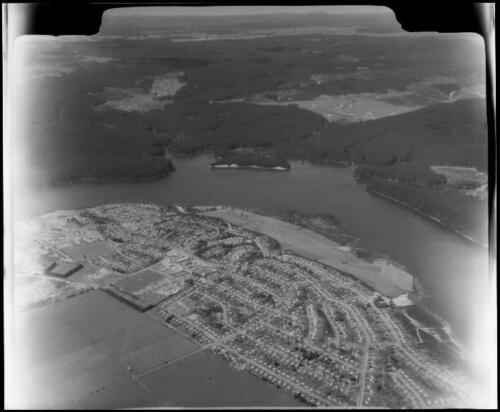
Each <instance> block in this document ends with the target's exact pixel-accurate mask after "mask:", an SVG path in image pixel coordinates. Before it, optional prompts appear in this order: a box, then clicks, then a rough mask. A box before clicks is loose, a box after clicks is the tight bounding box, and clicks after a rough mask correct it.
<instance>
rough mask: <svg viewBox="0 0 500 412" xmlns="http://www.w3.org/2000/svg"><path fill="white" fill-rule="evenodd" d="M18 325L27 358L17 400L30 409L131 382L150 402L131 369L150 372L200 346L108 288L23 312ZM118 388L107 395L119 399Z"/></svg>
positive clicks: (68, 401)
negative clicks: (114, 393)
mask: <svg viewBox="0 0 500 412" xmlns="http://www.w3.org/2000/svg"><path fill="white" fill-rule="evenodd" d="M16 325H17V326H18V330H17V333H16V341H17V342H22V345H20V346H19V347H18V350H19V353H18V356H19V359H23V364H22V365H20V367H19V369H18V371H17V372H18V374H17V382H16V387H17V388H18V389H19V392H18V396H19V399H17V402H18V403H17V404H18V405H19V406H20V407H24V408H57V407H64V406H65V405H69V404H71V403H72V402H83V400H85V399H87V398H89V397H91V396H93V395H95V394H97V393H101V392H102V391H104V390H106V389H107V388H110V387H112V386H115V385H117V384H124V383H126V382H128V383H127V385H129V386H132V389H130V388H129V389H130V391H127V392H130V393H134V392H135V393H137V394H138V396H139V395H140V394H141V393H142V395H140V396H139V398H138V400H140V401H141V403H140V404H141V405H142V404H143V402H142V401H143V395H144V394H143V391H142V390H141V389H140V388H139V387H138V385H139V384H138V383H134V382H135V381H134V382H132V381H131V380H130V372H129V371H128V370H127V367H129V366H130V367H132V372H133V373H142V372H144V371H146V370H148V369H150V368H153V367H156V366H158V365H161V364H164V363H166V362H171V361H173V360H175V359H178V358H180V357H182V356H185V355H187V354H189V353H191V352H193V351H196V350H197V349H198V348H199V346H198V345H196V344H195V343H193V342H191V341H189V340H187V339H185V338H183V337H182V336H180V335H179V334H178V333H176V332H174V331H173V330H172V329H169V328H167V327H165V326H163V325H161V324H160V323H158V322H156V321H154V320H153V319H151V318H149V317H148V316H146V315H143V314H140V313H138V312H136V311H134V310H133V309H131V308H130V307H129V306H127V305H125V304H123V303H121V302H119V301H118V300H116V299H113V298H112V297H111V296H108V295H106V294H105V293H103V292H101V291H92V292H88V293H85V294H82V295H79V296H76V297H74V298H71V299H67V300H65V301H62V302H59V303H56V304H54V305H51V306H45V307H43V308H40V309H35V310H32V311H28V312H23V313H20V314H19V315H18V319H16ZM114 391H118V392H120V391H119V390H118V389H114ZM122 392H123V391H122ZM112 393H113V392H111V395H106V393H105V394H104V395H103V394H101V395H99V396H104V397H105V398H109V401H110V402H114V401H116V399H114V397H113V396H112ZM148 399H151V397H149V398H148ZM89 402H91V401H90V400H89ZM100 406H101V407H105V406H106V405H103V404H100ZM127 406H134V405H131V404H130V403H129V404H128V405H127ZM136 406H139V404H138V405H136Z"/></svg>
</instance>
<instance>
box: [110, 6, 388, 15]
mask: <svg viewBox="0 0 500 412" xmlns="http://www.w3.org/2000/svg"><path fill="white" fill-rule="evenodd" d="M315 13H318V14H319V13H326V14H332V15H335V14H389V13H393V11H392V9H390V8H389V7H386V6H202V7H197V6H187V5H186V6H149V7H145V6H137V7H136V6H131V7H118V8H113V9H109V10H106V11H105V13H104V14H105V15H106V16H110V17H122V16H123V17H125V16H127V17H128V16H138V17H139V16H141V17H142V16H143V17H146V16H150V17H170V16H172V17H174V16H175V17H192V16H200V17H219V16H260V15H272V14H315Z"/></svg>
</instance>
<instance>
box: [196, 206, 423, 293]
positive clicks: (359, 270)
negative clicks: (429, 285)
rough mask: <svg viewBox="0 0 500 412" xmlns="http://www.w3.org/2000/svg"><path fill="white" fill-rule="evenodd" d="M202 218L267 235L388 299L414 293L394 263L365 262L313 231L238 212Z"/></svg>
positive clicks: (231, 210)
mask: <svg viewBox="0 0 500 412" xmlns="http://www.w3.org/2000/svg"><path fill="white" fill-rule="evenodd" d="M202 214H203V215H205V216H214V217H220V218H222V219H224V220H226V221H228V222H230V223H234V224H236V225H240V226H243V227H245V228H246V229H250V230H254V231H256V232H261V233H264V234H266V235H268V236H270V237H272V238H274V239H276V240H277V241H278V242H280V243H281V245H282V246H283V247H284V248H286V249H290V250H292V251H293V252H295V253H297V254H299V255H302V256H304V257H306V258H309V259H314V260H317V261H319V262H320V263H324V264H326V265H328V266H331V267H333V268H335V269H338V270H341V271H343V272H345V273H347V274H349V275H351V276H354V277H355V278H357V279H360V280H361V281H363V282H365V283H366V284H368V285H369V286H371V287H373V288H374V289H376V290H377V291H379V292H380V293H382V294H384V295H386V296H389V297H395V296H398V295H400V294H403V293H406V292H409V291H410V290H412V281H413V278H412V276H411V275H410V274H408V273H407V272H405V271H403V270H402V269H399V268H397V267H396V266H394V265H393V264H392V263H390V262H387V261H385V260H381V259H380V260H377V261H375V262H374V263H370V262H367V261H364V260H361V259H359V258H357V257H356V256H354V255H353V254H352V253H351V252H349V251H346V250H342V248H341V245H339V244H338V243H336V242H334V241H332V240H330V239H328V238H326V237H324V236H323V235H320V234H318V233H316V232H313V231H311V230H308V229H304V228H301V227H299V226H295V225H293V224H291V223H288V222H283V221H281V220H278V219H275V218H272V217H268V216H262V215H258V214H255V213H252V212H248V211H243V210H239V209H234V208H219V209H217V210H214V211H209V212H204V213H202Z"/></svg>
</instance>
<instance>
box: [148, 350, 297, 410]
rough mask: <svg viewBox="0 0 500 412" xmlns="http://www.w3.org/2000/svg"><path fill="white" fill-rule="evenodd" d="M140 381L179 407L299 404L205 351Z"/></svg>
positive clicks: (274, 388)
mask: <svg viewBox="0 0 500 412" xmlns="http://www.w3.org/2000/svg"><path fill="white" fill-rule="evenodd" d="M140 380H141V382H143V383H144V384H145V385H146V386H147V387H148V388H150V389H151V390H152V392H153V393H154V395H155V396H157V397H158V398H159V399H160V400H161V401H162V403H163V404H165V402H166V403H168V404H172V405H175V406H179V407H201V406H203V407H215V406H219V407H229V406H232V407H245V406H284V407H286V406H301V405H302V404H301V403H300V402H299V401H297V400H295V399H294V398H293V397H292V396H291V395H289V394H286V393H284V392H281V391H280V390H278V389H277V388H276V387H274V386H273V385H271V384H268V383H265V382H263V381H262V380H260V379H259V378H257V377H254V376H252V375H250V374H249V373H247V372H242V371H237V370H236V369H234V368H231V367H230V366H229V365H228V364H227V363H226V362H225V361H223V360H222V359H220V358H218V357H217V356H215V355H212V354H211V353H209V352H207V351H202V352H198V353H196V354H194V355H192V356H189V357H187V358H185V359H182V360H180V361H179V362H176V363H174V364H172V365H169V366H166V367H164V368H161V369H158V370H157V371H154V372H152V373H150V374H147V375H146V376H143V377H141V378H140ZM167 383H168V384H167ZM302 406H303V405H302Z"/></svg>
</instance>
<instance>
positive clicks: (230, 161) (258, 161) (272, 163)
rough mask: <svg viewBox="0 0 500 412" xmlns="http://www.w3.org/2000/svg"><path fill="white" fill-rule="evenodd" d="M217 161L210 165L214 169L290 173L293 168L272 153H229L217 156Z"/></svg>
mask: <svg viewBox="0 0 500 412" xmlns="http://www.w3.org/2000/svg"><path fill="white" fill-rule="evenodd" d="M215 156H216V160H215V161H214V162H213V163H211V164H210V167H211V168H212V169H229V168H231V169H232V168H236V169H266V170H278V171H288V170H290V168H291V166H290V163H288V162H287V160H286V159H285V158H284V157H282V156H279V155H276V154H272V153H256V152H254V151H228V152H224V153H220V154H217V153H216V154H215Z"/></svg>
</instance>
